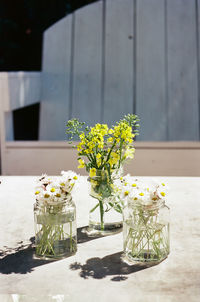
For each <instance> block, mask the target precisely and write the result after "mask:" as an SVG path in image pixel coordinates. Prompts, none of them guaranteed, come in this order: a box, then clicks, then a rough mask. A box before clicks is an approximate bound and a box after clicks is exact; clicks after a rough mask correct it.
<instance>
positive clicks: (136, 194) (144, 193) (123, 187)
mask: <svg viewBox="0 0 200 302" xmlns="http://www.w3.org/2000/svg"><path fill="white" fill-rule="evenodd" d="M120 181H121V183H120V184H118V187H119V190H120V196H121V199H122V200H124V201H125V202H133V204H134V202H135V203H136V204H141V205H147V206H151V205H156V204H159V203H160V201H162V200H165V199H166V196H167V194H168V186H167V184H166V183H165V182H161V183H160V182H157V181H154V180H149V181H146V182H144V181H141V180H138V179H134V178H133V177H131V176H130V175H129V174H128V175H126V176H125V177H123V178H122V177H121V179H120Z"/></svg>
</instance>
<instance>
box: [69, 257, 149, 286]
mask: <svg viewBox="0 0 200 302" xmlns="http://www.w3.org/2000/svg"><path fill="white" fill-rule="evenodd" d="M148 267H149V266H145V265H144V266H140V265H128V264H126V263H125V262H123V261H122V252H118V253H115V254H111V255H108V256H105V257H103V258H90V259H88V260H87V261H86V263H85V264H83V265H81V264H80V263H78V262H75V263H73V264H71V265H70V269H71V270H80V277H82V278H84V279H88V278H89V277H91V278H94V279H103V278H105V277H107V276H113V277H112V278H111V281H124V280H126V279H128V277H127V276H126V275H129V274H132V273H136V272H138V271H140V270H144V269H146V268H148Z"/></svg>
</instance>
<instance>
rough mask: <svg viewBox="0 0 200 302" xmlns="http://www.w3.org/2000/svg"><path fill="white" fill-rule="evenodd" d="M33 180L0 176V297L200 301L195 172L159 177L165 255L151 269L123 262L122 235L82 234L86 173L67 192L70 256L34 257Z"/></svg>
mask: <svg viewBox="0 0 200 302" xmlns="http://www.w3.org/2000/svg"><path fill="white" fill-rule="evenodd" d="M138 178H139V179H144V180H145V179H147V177H138ZM152 178H153V179H154V178H155V177H152ZM36 179H37V177H35V176H2V177H0V181H1V184H0V258H1V260H0V302H11V301H12V302H36V301H42V302H49V301H58V302H65V301H70V302H79V301H82V302H84V301H87V302H90V301H94V299H95V300H96V302H101V301H104V302H107V301H109V302H112V301H115V302H121V301H126V302H129V301H130V302H133V301H134V302H135V301H141V302H144V301H145V302H148V301H151V302H152V301H161V302H165V301H182V302H183V301H190V302H191V301H200V177H157V179H158V180H159V181H161V180H162V181H165V182H166V183H168V185H169V187H170V192H169V196H168V200H167V204H168V205H169V207H170V209H171V225H170V227H171V230H170V233H171V234H170V237H171V252H170V255H169V257H168V258H167V259H166V260H164V261H163V262H162V263H160V264H158V265H156V266H152V267H149V268H139V267H138V266H134V265H132V266H129V265H127V264H125V263H124V262H122V261H121V256H122V233H119V234H116V235H112V236H107V237H102V238H88V237H87V236H86V235H85V234H83V233H82V232H81V231H82V229H83V227H84V226H86V225H87V224H88V212H89V209H90V207H91V199H90V197H89V195H88V184H87V180H86V177H81V180H80V187H79V190H77V191H76V192H74V195H73V198H74V200H75V202H76V207H77V227H78V251H77V253H76V255H74V256H71V257H69V258H65V259H63V260H59V261H46V260H40V259H34V248H33V237H34V225H33V203H34V195H33V192H34V187H35V181H36Z"/></svg>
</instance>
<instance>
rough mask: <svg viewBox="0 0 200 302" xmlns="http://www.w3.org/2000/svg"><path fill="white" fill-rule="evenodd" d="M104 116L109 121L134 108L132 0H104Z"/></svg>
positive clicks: (111, 121) (130, 111)
mask: <svg viewBox="0 0 200 302" xmlns="http://www.w3.org/2000/svg"><path fill="white" fill-rule="evenodd" d="M105 3H106V7H105V78H104V88H105V90H104V107H103V120H104V121H105V122H108V123H109V124H112V123H113V122H115V121H117V120H119V119H120V118H121V117H123V115H124V114H126V113H132V112H133V81H134V80H133V43H134V36H133V15H134V7H133V0H123V1H121V0H107V1H105Z"/></svg>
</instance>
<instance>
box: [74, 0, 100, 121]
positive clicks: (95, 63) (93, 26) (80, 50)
mask: <svg viewBox="0 0 200 302" xmlns="http://www.w3.org/2000/svg"><path fill="white" fill-rule="evenodd" d="M73 66H74V68H73V93H72V117H78V118H79V119H80V120H82V121H85V122H87V123H88V124H90V125H92V124H94V123H97V122H100V120H101V86H102V83H101V80H102V2H98V3H94V4H92V5H88V6H86V7H84V8H82V9H79V10H78V11H76V13H75V36H74V65H73Z"/></svg>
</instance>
